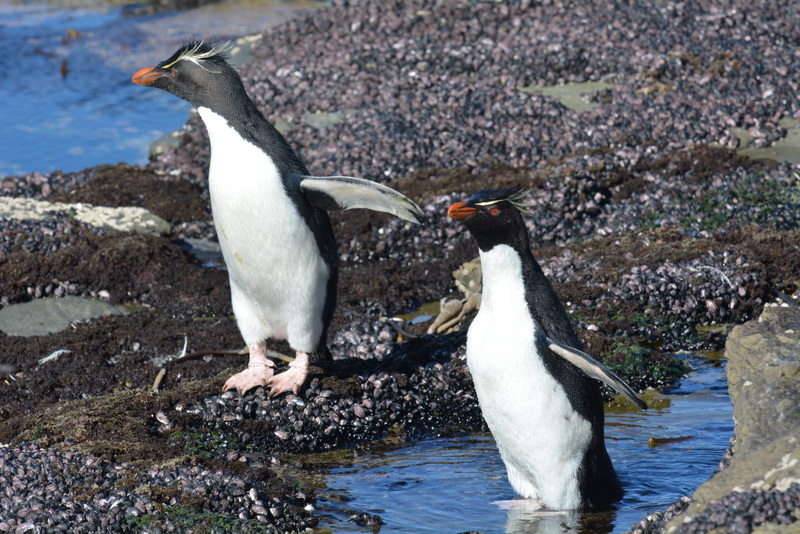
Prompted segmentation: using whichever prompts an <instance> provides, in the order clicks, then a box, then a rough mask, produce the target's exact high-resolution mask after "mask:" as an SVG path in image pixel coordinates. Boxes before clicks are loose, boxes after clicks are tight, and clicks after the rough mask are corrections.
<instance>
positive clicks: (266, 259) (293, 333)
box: [132, 41, 422, 396]
mask: <svg viewBox="0 0 800 534" xmlns="http://www.w3.org/2000/svg"><path fill="white" fill-rule="evenodd" d="M225 50H226V47H225V46H222V47H219V46H215V45H213V44H210V43H206V42H202V41H200V42H191V43H189V44H187V45H186V46H184V47H182V48H180V49H179V50H178V51H177V52H175V53H174V54H173V55H172V57H170V58H169V59H167V60H165V61H162V62H161V63H159V64H158V65H157V66H155V67H152V68H146V69H142V70H140V71H139V72H137V73H136V74H134V75H133V78H132V81H133V82H134V83H137V84H139V85H145V86H150V87H156V88H158V89H163V90H165V91H168V92H170V93H172V94H174V95H175V96H177V97H179V98H182V99H184V100H186V101H188V102H189V103H190V104H192V105H193V106H194V107H196V108H197V111H198V112H199V114H200V117H201V118H202V119H203V122H204V123H205V125H206V128H207V129H208V136H209V139H210V142H211V163H210V168H209V177H208V182H209V184H208V187H209V193H210V196H211V210H212V212H213V216H214V224H215V226H216V229H217V235H218V238H219V243H220V248H221V249H222V255H223V257H224V259H225V265H226V266H227V268H228V273H229V277H230V285H231V301H232V304H233V311H234V314H235V315H236V321H237V324H238V326H239V330H240V331H241V333H242V337H244V340H245V342H246V343H247V347H248V350H249V353H250V361H249V364H248V367H247V369H246V370H244V371H242V372H241V373H238V374H236V375H234V376H232V377H231V378H229V379H228V381H227V382H226V383H225V386H224V390H227V389H233V388H236V389H237V390H238V391H239V392H240V393H244V392H245V391H247V390H249V389H251V388H253V387H256V386H260V385H269V386H271V391H270V395H271V396H273V395H277V394H279V393H282V392H285V391H293V392H295V393H296V392H297V391H298V389H299V388H300V386H301V385H302V384H303V382H304V381H305V378H306V376H307V374H308V371H307V369H308V363H309V361H310V359H311V358H312V356H313V357H316V358H330V352H329V351H328V348H327V346H326V337H327V333H328V326H329V325H330V322H331V318H332V316H333V310H334V307H335V304H336V282H337V274H338V252H337V247H336V241H335V239H334V235H333V229H332V227H331V223H330V219H329V218H328V214H327V211H326V210H344V209H352V208H368V209H372V210H377V211H384V212H388V213H392V214H394V215H396V216H398V217H402V218H403V219H406V220H409V221H412V222H416V223H418V222H420V221H421V220H422V212H421V211H420V209H419V208H418V207H417V206H416V204H414V203H413V202H412V201H411V200H409V199H407V198H406V197H404V196H403V195H401V194H400V193H398V192H396V191H394V190H393V189H390V188H388V187H385V186H383V185H379V184H377V183H374V182H371V181H369V180H363V179H360V178H350V177H343V176H329V177H313V176H309V175H308V174H309V173H308V170H307V169H306V167H305V165H303V163H302V162H301V161H300V159H299V158H298V157H297V155H296V154H295V153H294V151H293V150H292V149H291V147H290V146H289V144H288V143H287V142H286V139H284V137H283V136H282V135H281V134H280V133H279V132H278V131H277V130H276V129H275V128H274V127H273V126H272V124H270V123H269V122H268V121H267V120H266V119H265V118H264V116H263V115H262V114H261V112H260V111H259V110H258V108H257V107H256V105H255V104H254V103H253V101H252V100H250V98H249V97H248V96H247V93H246V92H245V89H244V86H243V85H242V81H241V79H240V78H239V75H238V74H237V73H236V71H235V70H234V69H233V68H232V67H231V66H230V65H229V64H228V63H227V57H226V55H225ZM268 338H277V339H285V340H287V341H288V342H289V345H290V346H291V347H292V349H293V350H295V351H296V359H295V360H294V361H293V362H292V363H290V364H289V369H288V370H287V371H286V372H284V373H281V374H278V375H274V372H273V368H274V364H273V363H272V362H271V361H270V360H269V359H268V358H267V349H266V340H267V339H268ZM273 375H274V376H273Z"/></svg>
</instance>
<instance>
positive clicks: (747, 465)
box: [665, 307, 800, 533]
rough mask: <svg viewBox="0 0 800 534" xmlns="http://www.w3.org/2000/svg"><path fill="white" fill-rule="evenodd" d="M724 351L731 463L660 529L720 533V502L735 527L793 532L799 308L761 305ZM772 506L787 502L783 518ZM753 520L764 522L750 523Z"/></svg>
mask: <svg viewBox="0 0 800 534" xmlns="http://www.w3.org/2000/svg"><path fill="white" fill-rule="evenodd" d="M725 349H726V355H727V358H728V370H727V373H728V385H729V389H730V395H731V402H732V403H733V406H734V419H735V422H736V428H735V431H734V435H735V438H736V445H735V453H734V455H733V459H732V461H731V464H730V466H729V467H727V468H726V469H724V470H722V471H720V472H718V473H717V474H716V475H714V476H713V477H712V478H711V480H709V481H708V482H706V483H705V484H703V485H702V486H700V487H699V488H698V489H697V491H696V492H695V494H694V495H693V497H692V499H693V501H694V502H693V503H692V504H691V505H690V506H689V508H688V509H687V511H686V513H685V514H683V515H681V516H679V517H677V518H675V519H673V520H672V521H671V522H670V523H668V524H667V527H666V529H665V532H668V533H671V532H705V531H708V530H710V529H713V528H715V527H716V528H720V527H721V526H723V525H721V524H720V519H723V520H724V519H725V518H719V517H718V516H719V515H720V514H719V511H718V510H719V509H720V504H722V503H725V504H726V507H725V508H727V509H728V510H731V513H732V514H734V515H736V516H738V517H737V518H736V521H737V522H741V521H742V520H747V521H750V522H749V523H748V525H746V528H755V527H758V526H759V525H761V526H760V528H761V529H768V530H764V531H769V532H790V531H791V532H798V530H797V527H798V523H797V522H796V519H797V517H796V514H797V510H796V509H793V507H794V506H795V505H796V503H797V501H798V495H797V493H798V488H800V402H799V401H800V372H798V369H800V308H798V307H767V308H765V309H764V311H763V313H762V314H761V317H760V318H759V319H758V320H757V321H750V322H748V323H745V324H743V325H740V326H737V327H735V328H734V329H733V330H732V331H731V333H730V336H729V337H728V341H727V344H726V347H725ZM740 501H741V502H740ZM774 502H779V503H782V502H785V503H788V506H789V508H788V514H787V513H786V512H785V511H784V513H783V514H782V515H781V514H779V515H778V517H779V518H780V519H775V518H776V516H775V514H771V513H770V510H769V507H770V506H771V505H770V503H774ZM754 503H757V504H756V506H753V504H754ZM737 505H744V506H737ZM793 510H794V511H793ZM745 512H747V513H745ZM756 516H760V517H761V518H762V519H761V520H757V519H756V520H751V519H750V518H755V517H756ZM786 521H792V522H791V523H788V524H787V523H786ZM780 523H784V524H780ZM731 525H732V526H733V524H731ZM743 526H744V525H743ZM736 530H737V531H739V529H738V528H737V529H736Z"/></svg>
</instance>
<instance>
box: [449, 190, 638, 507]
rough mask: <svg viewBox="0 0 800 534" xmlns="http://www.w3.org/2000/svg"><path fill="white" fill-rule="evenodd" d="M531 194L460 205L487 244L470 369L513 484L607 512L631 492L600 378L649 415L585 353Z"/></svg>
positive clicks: (482, 197) (453, 210)
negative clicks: (530, 224) (543, 263)
mask: <svg viewBox="0 0 800 534" xmlns="http://www.w3.org/2000/svg"><path fill="white" fill-rule="evenodd" d="M525 193H526V191H520V190H519V189H502V190H485V191H479V192H477V193H475V195H473V196H472V198H470V199H469V200H468V201H467V202H458V203H455V204H453V205H452V206H450V208H449V209H448V215H450V217H452V218H453V219H457V220H459V221H461V222H462V223H463V224H464V226H466V228H467V230H469V232H470V234H472V236H473V237H474V238H475V240H476V241H477V242H478V248H479V251H480V258H481V267H482V272H483V293H482V299H481V307H480V310H479V311H478V314H477V315H476V317H475V319H474V320H473V322H472V324H471V325H470V327H469V331H468V333H467V366H468V367H469V370H470V374H471V375H472V379H473V382H474V384H475V391H476V393H477V395H478V403H479V404H480V407H481V412H482V413H483V417H484V419H485V420H486V423H487V425H488V426H489V430H491V432H492V435H493V436H494V439H495V441H496V442H497V448H498V449H499V451H500V455H501V457H502V459H503V462H504V463H505V465H506V470H507V473H508V480H509V482H510V483H511V486H512V487H513V488H514V490H515V491H516V492H517V493H518V494H519V495H521V496H522V497H525V498H529V499H535V500H537V501H539V502H540V504H541V505H542V506H543V507H546V508H548V509H551V510H585V511H589V510H593V511H594V510H603V509H607V508H609V507H610V505H611V504H612V503H614V502H616V501H618V500H619V499H621V498H622V494H623V490H622V487H621V486H620V483H619V480H618V478H617V475H616V472H615V471H614V468H613V467H612V465H611V459H610V458H609V456H608V452H607V451H606V446H605V442H604V438H603V419H604V413H603V399H602V397H601V393H600V385H599V383H598V382H597V381H596V380H593V378H594V379H599V380H602V381H603V382H605V383H607V384H609V385H610V386H611V387H613V388H614V389H615V390H617V391H618V392H620V393H622V394H623V395H624V396H625V397H627V398H628V399H629V400H631V402H633V403H634V404H636V405H637V406H639V407H640V408H642V409H646V408H647V405H646V404H645V403H644V401H642V400H641V399H640V398H639V397H638V396H637V395H636V393H635V392H634V391H633V390H632V389H631V388H630V387H629V386H628V385H627V384H625V382H623V381H622V379H620V378H619V377H618V376H617V375H615V374H614V373H613V372H611V371H610V370H608V369H607V368H605V367H604V366H603V365H602V364H600V362H598V361H597V360H595V359H594V358H592V357H591V356H589V355H588V354H586V353H584V352H583V351H582V350H581V343H580V340H579V339H578V336H577V335H576V334H575V331H574V330H573V328H572V325H571V324H570V322H569V319H568V317H567V314H566V311H565V310H564V307H563V305H562V304H561V302H560V301H559V299H558V296H557V295H556V293H555V291H553V288H552V287H551V286H550V283H549V282H548V281H547V279H546V278H545V276H544V273H543V272H542V269H541V267H540V266H539V264H538V263H537V262H536V260H535V259H534V257H533V254H531V249H530V243H529V238H528V232H527V229H526V228H525V223H524V222H523V220H522V215H521V213H520V212H521V211H524V209H525V208H524V206H523V205H522V204H521V200H522V198H523V197H524V196H525Z"/></svg>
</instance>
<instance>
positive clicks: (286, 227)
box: [198, 107, 328, 328]
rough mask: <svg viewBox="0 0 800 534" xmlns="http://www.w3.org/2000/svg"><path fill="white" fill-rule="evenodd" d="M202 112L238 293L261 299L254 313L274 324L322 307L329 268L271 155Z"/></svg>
mask: <svg viewBox="0 0 800 534" xmlns="http://www.w3.org/2000/svg"><path fill="white" fill-rule="evenodd" d="M198 111H199V113H200V116H201V117H202V119H203V122H204V123H205V125H206V128H207V129H208V133H209V138H210V141H211V165H210V168H209V193H210V196H211V208H212V211H213V214H214V224H215V225H216V228H217V235H218V238H219V242H220V248H221V249H222V253H223V256H224V258H225V264H226V266H227V268H228V272H229V274H230V278H231V281H232V283H234V284H235V285H236V286H237V288H236V289H235V290H234V299H236V298H238V296H239V295H241V296H242V298H246V299H247V300H249V301H250V302H252V303H255V304H254V306H255V305H257V310H256V312H254V313H256V314H257V315H259V316H260V317H261V319H263V320H264V321H266V322H270V323H273V324H283V323H286V322H288V321H290V319H291V316H294V315H298V313H297V312H296V311H295V310H316V309H318V308H321V304H320V302H321V301H322V300H323V297H322V295H323V292H324V288H325V283H326V281H327V278H328V267H327V266H326V265H325V263H324V261H323V259H322V257H321V255H320V252H319V248H318V247H317V244H316V240H315V238H314V235H313V234H312V232H311V229H310V228H309V227H308V225H307V224H306V223H305V221H304V220H303V218H302V217H301V216H300V213H299V212H298V211H297V209H296V207H295V206H294V204H293V203H292V201H291V200H290V199H289V197H288V196H287V195H286V193H285V191H284V186H283V183H282V181H281V179H280V176H279V174H278V169H277V168H276V166H275V163H274V162H273V161H272V158H270V157H269V156H268V155H267V154H266V153H265V152H264V151H263V150H261V149H260V148H258V147H257V146H255V145H254V144H252V143H251V142H249V141H247V140H245V139H243V138H242V137H241V136H240V135H239V134H238V133H237V132H236V130H234V129H233V128H231V127H230V125H229V124H228V122H227V121H226V120H225V119H224V118H223V117H221V116H220V115H218V114H216V113H214V112H213V111H211V110H209V109H207V108H202V107H201V108H199V109H198ZM237 291H238V292H239V293H237ZM309 313H311V311H307V312H306V311H304V312H303V313H301V314H300V315H302V314H309ZM276 328H278V327H276Z"/></svg>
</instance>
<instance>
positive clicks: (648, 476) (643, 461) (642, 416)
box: [319, 356, 733, 534]
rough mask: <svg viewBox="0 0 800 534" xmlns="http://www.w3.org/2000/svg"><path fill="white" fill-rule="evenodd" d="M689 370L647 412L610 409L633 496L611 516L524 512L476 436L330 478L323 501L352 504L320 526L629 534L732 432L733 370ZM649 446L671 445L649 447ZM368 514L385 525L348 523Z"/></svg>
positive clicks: (717, 363) (706, 473)
mask: <svg viewBox="0 0 800 534" xmlns="http://www.w3.org/2000/svg"><path fill="white" fill-rule="evenodd" d="M687 361H688V363H689V364H690V365H691V366H692V367H693V368H695V369H696V371H694V372H692V373H690V375H689V376H688V377H686V378H685V379H683V380H682V381H681V383H680V384H679V385H678V386H677V387H675V388H672V389H670V390H667V391H666V392H664V394H659V395H653V396H649V397H648V399H647V400H648V404H650V406H651V408H650V409H649V410H648V411H647V412H627V411H620V412H616V413H615V411H614V410H612V409H607V412H609V413H607V415H606V445H607V447H608V450H609V454H610V455H611V458H612V460H613V461H614V465H615V466H616V469H617V472H618V474H619V476H620V479H621V480H622V482H623V485H624V486H625V489H626V495H625V498H624V499H623V500H622V501H621V502H620V503H619V504H618V509H617V510H615V511H613V512H609V513H605V514H591V515H583V516H581V515H579V514H574V513H573V514H565V513H541V512H533V511H529V510H525V508H524V504H525V501H521V500H517V499H515V495H514V492H513V490H512V489H511V486H510V485H509V483H508V481H507V479H506V475H505V470H504V468H503V463H502V461H501V460H500V457H499V455H498V453H497V448H496V447H495V444H494V441H493V440H492V438H491V436H490V435H470V436H463V437H455V438H440V439H430V440H425V441H420V442H417V443H415V444H413V445H410V446H406V447H402V448H398V449H394V450H389V451H387V452H383V453H380V454H368V455H364V456H360V457H357V458H355V459H354V460H353V462H352V464H351V465H347V466H345V467H340V468H336V469H332V470H331V471H330V472H329V475H328V477H327V479H326V484H327V490H323V492H322V493H323V494H325V493H329V494H330V495H331V496H333V495H344V496H345V499H346V500H345V502H337V501H336V500H335V499H334V498H331V499H330V500H329V501H328V502H320V506H319V508H320V511H319V513H321V514H322V515H323V517H324V519H323V521H322V522H321V524H320V527H322V528H323V529H325V528H327V529H330V530H331V531H332V532H337V533H339V532H369V531H373V532H378V531H380V532H381V533H384V534H388V533H401V532H403V533H427V532H430V533H434V532H436V533H458V532H471V531H476V532H486V533H505V532H508V533H520V534H533V533H546V532H547V533H549V532H559V533H561V532H580V533H596V532H597V533H599V532H625V531H628V530H630V528H631V526H632V525H633V524H635V523H638V522H639V521H640V520H641V519H643V518H644V517H645V516H646V515H647V514H648V513H650V512H653V511H657V510H662V509H664V508H666V507H667V506H668V505H669V504H671V503H673V502H674V501H676V500H677V499H678V498H680V497H681V496H683V495H691V494H692V493H693V492H694V490H695V489H696V488H697V486H699V485H700V484H702V483H703V482H705V481H706V480H707V479H708V478H709V477H710V476H711V475H712V474H713V473H714V471H715V470H716V468H717V465H718V463H719V461H720V460H721V458H722V455H723V453H724V451H725V449H726V448H727V447H728V443H729V439H730V437H731V435H732V433H733V408H732V407H731V404H730V400H729V397H728V391H727V384H726V380H725V370H724V364H725V362H724V361H721V360H714V359H707V358H702V357H699V356H687ZM651 438H654V439H655V440H657V442H658V441H664V442H663V443H661V444H658V445H651V443H650V439H651ZM675 438H686V439H680V440H676V439H675ZM498 501H506V502H505V503H498ZM508 501H512V502H511V504H512V507H511V509H509V507H508ZM364 512H366V513H369V514H376V515H379V516H380V517H381V518H382V520H383V521H384V524H383V525H381V526H380V527H365V526H358V525H356V524H355V523H354V522H352V521H350V519H349V517H350V515H351V514H353V513H364ZM564 526H568V527H570V528H571V529H573V530H566V529H565V528H564ZM378 528H379V530H378Z"/></svg>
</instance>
